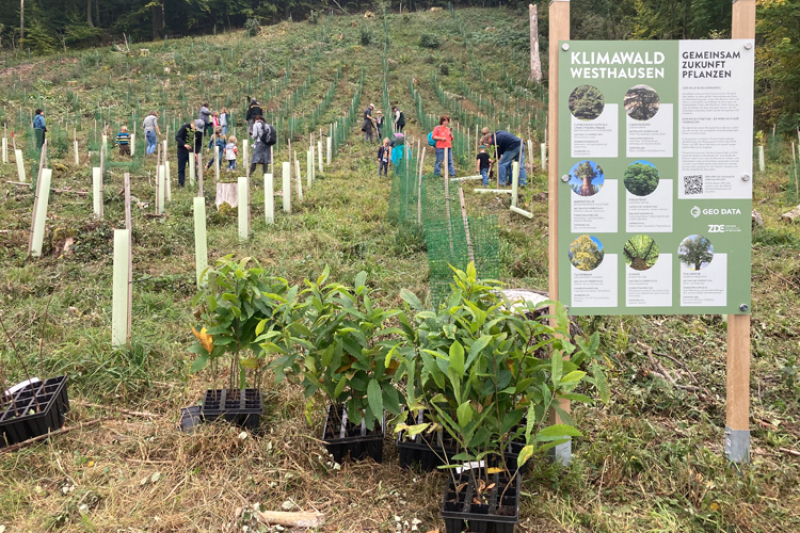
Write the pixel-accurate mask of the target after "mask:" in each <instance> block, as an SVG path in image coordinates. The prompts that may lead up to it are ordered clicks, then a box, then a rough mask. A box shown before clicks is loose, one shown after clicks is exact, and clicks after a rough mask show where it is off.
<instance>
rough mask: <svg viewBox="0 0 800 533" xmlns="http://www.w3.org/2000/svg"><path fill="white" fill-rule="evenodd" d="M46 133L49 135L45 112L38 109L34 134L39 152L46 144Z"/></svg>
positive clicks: (34, 121)
mask: <svg viewBox="0 0 800 533" xmlns="http://www.w3.org/2000/svg"><path fill="white" fill-rule="evenodd" d="M45 133H47V126H45V123H44V111H42V110H41V109H37V110H36V116H35V117H33V134H34V136H35V137H36V149H37V150H39V149H41V148H42V145H43V144H44V136H45Z"/></svg>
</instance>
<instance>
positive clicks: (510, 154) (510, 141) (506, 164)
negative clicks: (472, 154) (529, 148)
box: [481, 128, 528, 187]
mask: <svg viewBox="0 0 800 533" xmlns="http://www.w3.org/2000/svg"><path fill="white" fill-rule="evenodd" d="M482 133H483V139H482V140H481V144H485V145H487V146H493V145H496V146H497V155H498V157H499V161H498V163H497V168H498V171H499V174H498V181H499V184H500V186H501V187H505V186H507V185H511V179H512V174H511V172H512V166H511V165H512V163H513V162H514V161H517V162H519V186H520V187H525V186H526V185H528V174H527V173H526V172H525V144H524V143H523V142H522V139H520V138H519V137H517V136H516V135H513V134H511V133H509V132H507V131H503V130H497V131H496V132H494V133H490V132H489V128H483V131H482Z"/></svg>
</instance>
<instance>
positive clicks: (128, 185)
mask: <svg viewBox="0 0 800 533" xmlns="http://www.w3.org/2000/svg"><path fill="white" fill-rule="evenodd" d="M123 179H124V183H123V186H124V188H125V229H126V230H128V312H127V316H128V324H127V327H126V334H125V339H126V341H125V342H131V320H132V318H133V222H132V221H131V175H130V173H128V172H126V173H125V174H124V176H123Z"/></svg>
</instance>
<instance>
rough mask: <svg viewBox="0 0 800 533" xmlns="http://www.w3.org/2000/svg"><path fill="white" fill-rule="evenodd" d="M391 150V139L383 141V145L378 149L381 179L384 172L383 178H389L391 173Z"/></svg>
mask: <svg viewBox="0 0 800 533" xmlns="http://www.w3.org/2000/svg"><path fill="white" fill-rule="evenodd" d="M390 151H391V149H390V148H389V137H386V138H385V139H383V144H382V145H381V147H380V148H378V177H379V178H380V177H381V172H383V177H384V178H386V177H388V173H389V153H390Z"/></svg>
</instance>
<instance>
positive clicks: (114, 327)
mask: <svg viewBox="0 0 800 533" xmlns="http://www.w3.org/2000/svg"><path fill="white" fill-rule="evenodd" d="M129 242H130V231H128V230H126V229H115V230H114V278H113V282H112V293H111V298H112V307H111V347H112V348H122V347H123V346H125V344H127V342H128V332H127V329H128V317H127V316H126V315H127V314H128V272H127V271H128V250H129V248H128V246H129Z"/></svg>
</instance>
